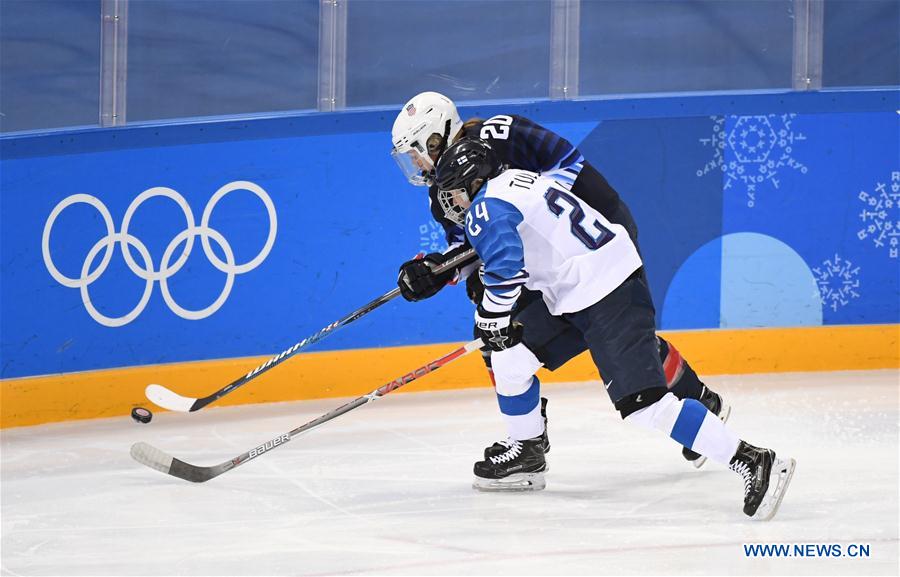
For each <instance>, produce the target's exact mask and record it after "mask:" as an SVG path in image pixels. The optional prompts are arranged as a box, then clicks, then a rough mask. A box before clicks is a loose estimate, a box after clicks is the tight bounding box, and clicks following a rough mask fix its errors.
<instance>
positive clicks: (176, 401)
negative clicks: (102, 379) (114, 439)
mask: <svg viewBox="0 0 900 577" xmlns="http://www.w3.org/2000/svg"><path fill="white" fill-rule="evenodd" d="M473 256H476V255H475V249H469V250H467V251H465V252H462V253H460V254H458V255H456V256H455V257H453V258H451V259H450V260H448V261H447V262H445V263H444V264H442V265H441V266H439V267H437V268H436V269H435V270H434V272H435V273H442V272H446V271H448V270H450V269H453V268H455V267H458V266H464V265H466V264H469V263H468V262H467V261H469V260H470V259H472V257H473ZM476 258H477V257H476ZM399 294H400V289H399V288H395V289H394V290H392V291H390V292H387V293H385V294H383V295H381V296H380V297H378V298H377V299H375V300H373V301H372V302H370V303H369V304H367V305H365V306H364V307H362V308H359V309H357V310H355V311H353V312H352V313H350V314H349V315H347V316H345V317H344V318H342V319H340V320H338V321H335V322H333V323H331V324H330V325H328V326H327V327H325V328H324V329H322V330H320V331H319V332H317V333H316V334H314V335H312V336H309V337H306V338H305V339H303V340H302V341H300V342H299V343H297V344H295V345H294V346H292V347H291V348H289V349H287V350H285V351H284V352H282V353H281V354H280V355H275V356H274V357H272V358H271V359H269V360H267V361H266V362H264V363H263V364H261V365H259V366H258V367H256V368H255V369H253V370H252V371H250V372H249V373H247V374H246V375H244V376H242V377H239V378H238V379H237V380H235V381H233V382H232V383H230V384H228V385H226V386H224V387H222V388H221V389H219V390H218V391H216V392H214V393H212V394H211V395H208V396H206V397H201V398H194V397H184V396H181V395H179V394H178V393H176V392H174V391H172V390H170V389H167V388H166V387H164V386H162V385H157V384H151V385H147V388H146V389H145V390H144V394H145V395H146V396H147V398H148V399H149V400H150V401H151V402H153V403H154V404H155V405H157V406H160V407H162V408H164V409H169V410H170V411H180V412H182V413H192V412H194V411H199V410H200V409H202V408H203V407H205V406H206V405H208V404H210V403H212V402H214V401H218V400H219V399H221V398H222V397H224V396H225V395H227V394H229V393H231V392H232V391H234V390H235V389H237V388H238V387H242V386H244V385H246V384H247V383H249V382H250V381H252V380H253V379H255V378H256V377H258V376H260V375H261V374H263V373H265V372H266V371H268V370H269V369H272V368H274V367H277V366H278V365H280V364H281V363H283V362H284V361H286V360H288V359H289V358H291V357H293V356H294V355H295V354H297V353H298V352H300V351H301V350H303V349H304V348H306V347H308V346H309V345H312V344H314V343H317V342H319V341H320V340H322V339H324V338H325V337H326V336H328V335H330V334H331V333H333V332H334V331H336V330H337V329H339V328H341V327H343V326H345V325H348V324H350V323H352V322H353V321H355V320H357V319H358V318H360V317H363V316H365V315H367V314H369V313H370V312H372V311H374V310H375V309H377V308H378V307H380V306H381V305H383V304H384V303H386V302H388V301H390V300H392V299H393V298H394V297H396V296H397V295H399Z"/></svg>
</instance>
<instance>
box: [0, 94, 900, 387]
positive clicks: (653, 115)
mask: <svg viewBox="0 0 900 577" xmlns="http://www.w3.org/2000/svg"><path fill="white" fill-rule="evenodd" d="M897 99H898V92H897V91H889V90H888V91H884V90H883V91H865V92H851V93H818V94H782V95H777V94H776V95H772V94H760V95H743V96H733V95H726V96H697V97H689V96H686V97H677V98H648V99H637V100H617V101H595V102H594V101H592V102H564V103H546V102H543V103H519V104H510V105H506V106H503V105H485V106H473V107H468V108H465V109H463V110H462V111H461V112H462V113H463V115H464V116H470V115H478V116H482V117H487V116H490V115H493V114H497V113H500V112H513V113H522V114H527V115H529V116H531V117H532V118H534V119H535V120H536V121H538V122H541V123H543V124H545V125H547V126H548V127H550V128H552V129H554V130H557V131H558V132H560V133H561V134H563V135H564V136H566V137H567V138H569V139H571V140H572V141H573V142H575V143H578V144H579V146H580V148H581V150H582V152H583V153H584V154H585V155H586V156H587V157H588V158H589V159H590V160H592V161H593V162H594V163H595V165H597V167H598V168H599V169H600V170H601V171H602V172H603V173H604V174H605V175H606V176H607V178H608V179H609V181H610V182H611V183H612V184H613V186H615V187H616V188H617V189H618V190H619V192H620V193H621V194H622V196H623V197H624V198H625V199H626V200H627V202H628V203H629V205H630V206H631V208H632V210H633V212H634V214H635V217H636V219H637V222H638V225H639V227H640V243H641V249H642V251H643V255H644V258H645V262H646V266H647V269H648V273H649V278H650V282H651V287H652V290H653V294H654V299H655V302H656V305H657V310H658V319H657V320H658V322H659V324H660V326H661V328H665V329H681V328H716V327H733V328H735V327H749V326H797V325H816V324H825V325H828V324H870V323H896V322H898V317H900V311H898V300H900V299H898V276H900V272H898V271H900V267H898V263H900V259H898V256H897V241H898V236H897V234H896V233H897V231H898V226H900V225H898V221H900V212H898V211H900V150H898V140H900V139H898V135H900V124H898V115H897V113H896V110H897ZM393 115H394V111H383V110H382V111H378V110H376V111H354V112H346V113H336V114H319V115H293V116H291V115H285V116H279V117H275V118H260V119H254V120H240V121H237V120H219V121H212V120H210V121H206V122H199V123H193V124H192V123H182V124H174V125H165V126H150V125H147V126H136V127H128V128H123V129H97V130H80V131H79V130H76V131H69V132H64V133H47V134H31V135H18V136H12V137H5V138H3V139H0V152H2V160H0V186H2V191H3V192H2V195H0V265H2V269H0V270H2V272H0V329H2V330H0V333H2V334H0V359H2V366H0V376H2V377H3V378H10V377H22V376H29V375H39V374H51V373H60V372H70V371H81V370H90V369H100V368H111V367H122V366H131V365H145V364H155V363H168V362H179V361H188V360H202V359H212V358H231V357H241V356H249V355H260V354H268V353H273V352H277V351H279V350H281V349H283V348H285V347H287V346H290V345H291V344H293V343H294V342H296V341H298V340H300V339H302V338H303V337H305V336H308V335H310V334H312V333H314V332H316V331H317V330H319V329H320V328H322V327H324V326H325V325H327V324H329V323H331V322H333V321H334V320H337V319H338V318H340V317H342V316H343V315H345V314H346V313H348V312H350V311H351V310H353V309H355V308H357V307H359V306H361V305H362V304H364V303H366V302H368V301H369V300H371V299H373V298H375V297H376V296H378V295H380V294H382V293H384V292H387V291H388V290H390V289H391V288H393V286H394V279H395V277H396V271H397V266H398V265H399V264H400V263H401V262H402V261H404V260H406V259H407V258H410V256H411V255H413V254H415V253H416V252H418V251H420V250H426V251H428V250H433V249H434V248H440V247H441V246H442V244H443V242H442V239H441V238H440V234H436V232H437V231H436V226H435V224H434V223H433V221H432V220H431V219H430V216H429V211H428V208H427V201H426V200H425V197H424V190H423V189H416V188H413V187H411V186H409V185H407V184H406V182H405V181H404V180H403V179H402V177H401V175H400V173H399V171H398V170H397V168H396V166H395V165H394V163H393V161H392V160H391V159H390V156H389V154H388V152H389V148H390V142H389V140H390V139H389V130H390V124H391V122H392V120H393ZM236 181H249V182H252V183H254V184H255V185H258V186H259V187H261V189H262V190H263V191H265V192H264V194H265V195H267V196H268V198H270V199H271V204H272V206H273V207H274V211H275V213H276V215H277V230H276V233H275V235H274V243H273V244H272V246H271V250H270V251H269V252H268V253H267V254H265V255H263V256H264V258H262V259H261V261H260V262H258V263H256V266H255V267H253V268H252V270H241V271H240V272H235V274H233V275H227V274H225V273H224V272H222V270H219V269H217V268H216V266H215V265H214V264H213V261H219V262H220V263H223V264H220V268H225V269H227V268H228V266H226V265H225V264H224V261H225V260H226V256H225V253H224V252H223V249H222V247H221V246H219V244H218V242H217V241H216V239H215V238H213V240H212V241H211V242H210V249H209V250H210V253H211V254H212V256H213V257H214V258H212V260H211V258H210V257H208V256H207V255H206V253H205V251H204V248H203V246H202V245H201V242H200V237H199V236H197V237H193V236H192V235H189V234H187V233H185V234H184V235H182V237H184V238H186V237H192V238H194V241H193V246H192V250H191V253H190V255H189V257H188V258H187V259H186V260H184V261H183V262H181V260H180V255H181V254H182V253H183V251H184V246H185V245H184V243H183V242H181V243H177V244H174V245H173V246H172V247H171V251H170V252H171V254H170V255H169V256H170V258H169V266H170V268H172V269H173V271H174V272H173V271H169V272H170V273H171V274H167V278H166V279H165V285H166V286H165V288H166V291H167V294H169V295H170V297H169V298H164V296H163V292H164V291H163V286H162V283H161V280H162V279H161V278H160V276H161V275H159V274H158V272H157V271H159V268H160V265H161V262H162V257H163V255H164V253H165V252H166V249H167V246H168V245H169V244H170V242H171V241H172V239H173V238H175V236H176V235H178V234H179V233H181V232H182V231H184V230H185V229H186V224H185V223H186V220H185V218H186V217H185V215H184V213H183V211H182V209H181V208H179V205H178V204H177V203H176V202H174V201H173V200H171V199H170V198H166V197H164V196H155V197H152V198H148V199H147V200H145V201H144V202H143V203H142V204H141V205H140V206H139V207H138V208H137V210H135V211H134V214H133V218H132V219H131V221H130V224H129V230H128V233H129V235H130V239H129V242H130V244H129V246H130V247H131V249H130V250H131V253H132V254H133V259H132V263H131V268H135V269H136V270H137V271H138V272H139V273H140V274H141V275H143V276H144V277H145V278H144V279H142V278H140V277H139V276H138V274H136V273H135V272H133V271H132V270H131V268H130V266H129V264H128V263H127V262H126V259H125V258H124V256H123V252H122V248H121V246H120V245H119V244H116V245H115V246H114V248H112V249H111V251H110V254H109V259H108V263H107V264H106V266H104V265H103V263H104V261H105V255H106V251H107V249H106V248H105V246H106V245H104V244H103V243H102V242H101V243H99V244H98V241H100V240H101V239H102V238H104V237H105V236H106V225H105V224H104V219H103V218H102V216H101V213H100V212H98V211H97V209H96V208H95V207H92V206H90V205H88V204H84V203H76V204H73V205H71V206H69V207H67V208H65V209H64V210H63V211H62V212H60V213H59V214H58V216H57V217H56V219H55V220H54V222H53V223H52V227H51V229H50V235H49V243H48V245H47V251H46V252H45V251H44V250H43V249H42V238H43V234H44V230H45V227H46V225H47V223H48V219H49V218H50V216H51V211H53V209H54V207H55V206H57V205H58V204H59V203H60V202H62V201H63V200H64V199H67V198H69V197H73V195H90V196H91V197H93V199H92V200H91V202H93V203H95V204H97V205H100V203H102V206H105V207H106V209H107V210H108V211H109V215H110V217H111V222H112V227H113V232H114V234H119V233H121V231H122V224H123V220H124V217H125V213H126V209H127V208H128V206H129V204H130V203H132V201H134V200H135V198H136V197H137V196H138V195H139V194H141V193H142V192H144V191H146V190H148V189H151V188H153V187H166V188H168V189H171V190H173V191H177V193H178V194H180V195H181V196H183V197H184V199H185V201H186V202H187V205H188V206H189V208H190V213H191V215H192V217H193V219H194V221H195V225H197V226H199V225H200V224H201V220H202V216H203V213H204V209H205V208H206V207H208V206H209V203H210V200H211V198H212V197H213V194H214V193H215V192H216V191H217V190H218V189H220V187H223V186H224V185H226V184H228V183H232V182H236ZM157 192H159V190H158V191H157ZM166 194H170V193H168V192H166ZM74 198H75V199H78V198H86V197H74ZM94 199H95V200H94ZM208 224H209V228H212V229H213V230H215V231H217V232H218V234H220V235H221V236H220V237H219V238H224V239H225V241H226V242H227V243H228V245H229V247H230V248H231V250H232V252H233V254H234V265H235V266H236V267H237V269H241V268H245V269H246V268H250V267H240V266H239V265H241V264H243V263H248V262H249V261H251V260H252V259H253V258H254V257H255V256H256V255H257V254H259V252H260V250H261V249H262V248H263V247H264V245H265V243H266V240H267V236H268V235H269V230H270V228H269V227H270V220H269V217H268V216H267V212H266V209H265V206H264V203H263V202H262V201H261V200H260V199H259V198H258V197H257V196H256V195H254V194H253V193H252V192H250V191H248V190H243V189H237V190H234V191H233V192H231V193H229V194H226V195H225V196H223V197H222V198H221V199H220V200H218V201H217V203H216V204H215V206H214V209H213V210H212V211H211V216H210V219H209V223H208ZM213 236H216V235H215V234H214V235H213ZM95 245H96V246H95ZM92 248H94V249H95V250H94V251H93V252H94V254H93V256H94V258H93V259H91V262H89V263H88V265H87V269H86V271H85V276H86V277H87V278H88V280H90V281H91V282H89V283H87V286H86V289H85V290H84V291H82V290H81V289H80V288H79V287H78V284H79V283H78V282H77V280H72V281H71V282H69V281H67V282H69V284H70V285H72V286H64V285H63V284H61V283H60V282H59V281H58V280H57V279H56V278H54V276H53V275H52V274H51V272H50V271H49V269H48V265H47V262H48V260H47V258H46V257H47V255H49V258H51V259H52V260H51V261H49V262H51V263H52V265H53V266H54V267H56V269H57V270H58V271H59V272H58V274H57V277H59V278H62V277H61V275H65V277H68V278H70V279H78V277H80V276H81V275H82V270H83V269H84V267H85V261H86V256H87V255H88V254H89V253H90V252H91V250H92ZM141 248H143V249H144V250H146V254H147V255H148V256H149V257H150V259H151V261H152V263H153V271H154V272H153V273H147V272H141V270H140V268H141V267H143V266H144V263H143V259H142V257H141V256H140V254H141ZM144 268H146V267H144ZM98 270H99V271H100V272H99V274H98V273H97V271H98ZM229 278H231V281H230V285H229V284H228V282H229V281H228V279H229ZM81 284H85V283H81ZM226 286H227V287H228V291H227V294H226V297H225V298H224V299H223V300H222V302H221V303H216V301H217V297H219V295H220V294H221V292H222V290H223V287H226ZM145 291H146V292H147V297H146V303H145V306H143V308H142V309H140V310H139V311H137V313H136V314H133V315H132V316H131V317H129V322H127V323H125V324H122V326H106V325H104V324H102V323H101V322H98V320H97V319H98V318H103V317H107V318H115V317H121V316H122V315H126V314H127V313H129V311H132V309H134V307H135V306H136V305H138V304H139V302H141V300H142V295H144V294H145ZM85 295H87V298H88V299H89V301H88V302H89V305H86V303H85ZM210 305H214V308H215V312H212V313H211V314H208V315H206V316H205V313H201V314H200V315H199V316H202V318H198V319H192V318H190V317H191V312H190V311H202V310H203V309H205V308H206V307H209V306H210ZM219 305H220V306H219ZM90 307H93V309H95V310H94V312H93V314H92V313H91V312H89V308H90ZM471 313H472V307H471V305H470V304H469V303H468V301H467V299H466V298H465V295H464V294H463V291H462V290H461V289H456V290H447V291H444V292H443V293H442V294H440V295H438V296H437V297H435V298H434V299H431V300H430V301H427V302H423V303H418V304H408V303H406V302H403V301H402V300H399V299H398V300H397V301H396V302H392V303H389V304H387V305H385V306H384V307H383V308H382V309H381V310H378V311H376V312H373V313H372V314H370V315H368V316H366V317H364V318H363V319H361V320H359V321H357V322H355V323H354V324H353V325H351V326H349V327H347V328H345V329H343V330H341V331H339V332H337V333H336V334H334V335H333V336H330V337H329V338H328V339H326V340H324V341H323V342H322V343H320V344H318V345H316V347H315V350H327V349H347V348H367V347H380V346H400V345H414V344H424V343H435V342H444V341H460V340H465V339H467V338H468V337H469V335H470V334H471ZM101 315H102V316H101ZM194 316H198V315H196V314H195V315H194ZM132 317H133V318H132ZM185 317H188V318H185ZM105 322H107V324H109V321H108V320H107V321H105Z"/></svg>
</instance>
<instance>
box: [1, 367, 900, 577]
mask: <svg viewBox="0 0 900 577" xmlns="http://www.w3.org/2000/svg"><path fill="white" fill-rule="evenodd" d="M707 381H708V382H709V384H710V385H711V386H712V387H713V388H715V389H717V390H719V391H720V392H722V393H723V394H724V395H725V397H726V399H727V401H728V402H729V403H731V404H732V406H733V407H734V410H733V412H732V417H731V421H730V424H731V425H732V427H733V429H734V430H735V431H736V432H737V433H738V434H740V435H741V436H742V437H743V438H745V439H747V440H749V441H750V442H752V443H755V444H758V445H765V446H770V447H773V448H775V449H776V450H777V451H778V452H779V454H784V455H790V456H793V457H795V458H796V459H797V463H798V464H797V472H796V475H795V476H794V481H793V484H792V486H791V487H790V490H789V492H788V494H787V497H786V498H785V500H784V503H783V504H782V508H781V510H780V512H779V513H778V515H777V516H776V517H775V519H774V520H773V521H771V522H768V523H760V522H753V521H749V520H747V519H746V518H745V517H744V516H743V514H742V513H741V498H742V495H741V491H742V485H741V480H740V478H739V477H738V476H737V475H735V474H734V473H732V472H730V471H728V470H726V469H724V468H723V467H721V466H719V465H716V464H714V463H708V464H707V465H706V467H704V468H703V469H701V470H699V471H697V470H694V469H693V468H692V467H691V466H690V465H688V464H687V462H685V461H683V460H682V457H681V455H680V450H679V447H677V446H676V445H675V444H674V442H672V441H671V440H668V439H665V438H663V437H662V436H660V435H657V434H654V433H652V432H649V431H648V432H645V431H643V430H639V429H637V428H636V427H634V426H631V425H626V424H625V423H623V422H621V420H620V418H619V417H618V415H617V414H616V413H615V412H614V411H613V409H612V407H611V405H610V403H609V400H608V398H607V397H606V395H605V393H604V391H603V390H602V387H601V386H599V384H598V383H582V384H573V385H548V386H545V387H544V391H543V392H544V394H545V396H548V397H549V398H550V405H549V413H550V437H551V441H552V446H553V447H552V451H551V453H550V455H549V459H550V461H551V463H552V470H551V471H550V473H548V475H547V489H546V490H545V491H543V492H539V493H526V494H501V495H498V494H484V493H477V492H475V491H473V490H472V488H471V486H470V484H471V468H472V463H473V462H474V461H475V460H476V457H478V456H479V455H480V453H481V451H482V449H483V448H484V447H485V446H486V445H488V444H489V443H491V442H493V441H494V440H496V439H497V438H499V437H500V436H501V435H502V430H503V429H502V427H503V425H502V422H501V420H500V417H499V414H498V412H497V409H496V402H495V400H494V398H493V395H492V392H491V391H490V389H473V390H465V391H455V392H441V393H417V394H409V395H404V394H393V395H389V396H388V397H387V398H385V399H383V400H380V401H378V402H377V403H375V404H374V405H370V406H367V407H364V408H361V409H358V410H356V411H353V412H351V413H349V414H347V415H345V416H343V417H340V418H339V419H337V420H335V421H332V422H330V423H328V424H326V425H325V426H323V427H322V428H320V429H319V430H317V431H314V432H312V433H309V434H307V435H304V436H300V437H298V438H295V439H294V440H293V441H292V442H290V443H288V444H286V445H284V446H282V447H278V448H276V449H275V450H273V451H272V452H271V453H268V454H265V455H262V456H261V457H259V458H258V459H256V460H254V461H250V462H248V463H247V464H245V465H243V466H241V467H239V468H237V469H235V470H233V471H230V472H228V473H226V474H224V475H222V476H221V477H218V478H216V479H213V480H212V481H210V482H208V483H205V484H192V483H188V482H186V481H182V480H181V479H177V478H174V477H170V476H167V475H164V474H162V473H159V472H157V471H154V470H151V469H148V468H145V467H143V466H141V465H139V464H137V463H136V462H134V461H132V460H131V458H130V457H129V454H128V450H129V447H130V446H131V444H132V443H133V442H135V441H138V440H142V441H147V442H149V443H151V444H154V445H156V446H158V447H159V448H161V449H163V450H165V451H168V452H170V453H171V454H172V455H174V456H176V457H179V458H181V459H184V460H186V461H189V462H192V463H195V464H201V465H211V464H216V463H219V462H222V461H225V460H227V459H230V458H232V457H235V456H237V455H238V454H240V453H242V452H244V451H246V450H249V449H250V448H252V447H253V446H254V445H255V444H257V443H261V442H263V441H265V440H268V439H270V438H272V437H275V436H277V435H278V434H280V433H283V432H287V431H289V430H290V429H292V428H294V427H296V426H298V425H300V424H303V423H304V422H306V421H308V420H310V419H312V418H314V417H316V416H318V415H320V414H322V413H326V412H328V411H329V410H331V409H332V408H334V407H336V406H338V405H339V404H340V403H341V402H342V401H341V400H336V399H327V400H321V401H310V402H302V403H284V404H277V405H258V406H243V407H234V408H213V407H210V408H207V409H204V410H203V411H200V412H198V413H192V414H178V413H166V414H158V415H156V416H155V418H154V420H153V422H152V423H151V424H149V425H139V424H137V423H134V422H133V421H132V420H131V418H130V417H129V416H127V415H123V416H122V417H121V418H117V419H105V420H97V421H85V422H77V423H66V424H57V425H45V426H39V427H25V428H17V429H10V430H4V431H2V434H0V437H2V444H0V447H2V469H0V472H2V475H0V478H2V491H0V496H2V536H0V545H2V557H0V558H2V574H3V575H171V574H178V575H331V574H403V575H409V574H429V575H447V574H452V575H465V574H469V575H471V574H480V575H541V574H551V575H566V574H571V575H589V574H647V573H652V574H732V575H743V574H794V575H816V574H867V575H874V574H883V575H897V574H898V572H900V571H898V569H900V568H898V394H900V384H898V383H900V373H898V372H897V371H872V372H842V373H815V374H793V375H755V376H741V377H720V378H709V379H707ZM377 384H378V383H372V387H371V388H374V387H375V386H377ZM248 386H253V385H248ZM364 392H366V391H363V390H361V391H360V393H364ZM135 400H136V401H138V399H135ZM743 543H791V544H793V543H840V544H842V545H843V546H844V548H845V549H846V545H847V544H850V543H863V544H869V545H870V551H871V556H870V557H869V558H841V559H831V558H792V559H785V558H755V559H754V558H747V557H746V556H745V555H744V553H743V548H742V544H743Z"/></svg>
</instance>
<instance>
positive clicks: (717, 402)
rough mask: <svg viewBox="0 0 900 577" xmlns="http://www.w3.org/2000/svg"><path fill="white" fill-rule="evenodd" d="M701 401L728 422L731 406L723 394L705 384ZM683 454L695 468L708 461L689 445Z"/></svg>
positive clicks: (723, 420) (682, 451) (710, 410)
mask: <svg viewBox="0 0 900 577" xmlns="http://www.w3.org/2000/svg"><path fill="white" fill-rule="evenodd" d="M699 401H700V402H701V403H703V405H704V406H705V407H706V408H707V409H709V412H710V413H712V414H714V415H716V416H717V417H719V418H720V419H722V422H723V423H727V422H728V417H729V416H730V415H731V407H730V406H729V405H726V404H725V401H723V400H722V396H721V395H719V394H718V393H716V392H714V391H711V390H709V388H708V387H707V386H706V385H703V392H702V393H700V399H699ZM681 454H682V455H684V458H685V459H687V460H688V461H690V462H691V463H693V465H694V468H696V469H699V468H700V467H702V466H703V464H704V463H706V457H704V456H703V455H701V454H700V453H696V452H694V451H692V450H690V449H688V448H687V447H685V448H683V449H682V450H681Z"/></svg>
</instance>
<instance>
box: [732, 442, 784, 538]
mask: <svg viewBox="0 0 900 577" xmlns="http://www.w3.org/2000/svg"><path fill="white" fill-rule="evenodd" d="M796 466H797V462H796V461H795V460H794V459H791V458H788V459H779V458H777V457H776V456H775V451H773V450H772V449H762V448H759V447H754V446H753V445H751V444H749V443H745V442H744V441H741V444H740V445H738V450H737V453H735V455H734V457H733V458H732V459H731V464H730V465H729V467H728V468H729V469H731V470H732V471H734V472H736V473H738V474H739V475H740V476H741V477H743V478H744V514H746V515H747V516H749V517H750V518H752V519H756V520H759V521H768V520H769V519H771V518H772V517H774V516H775V513H777V512H778V507H779V505H781V500H782V499H783V498H784V494H785V492H786V491H787V488H788V485H789V484H790V482H791V477H793V475H794V469H795V468H796Z"/></svg>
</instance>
